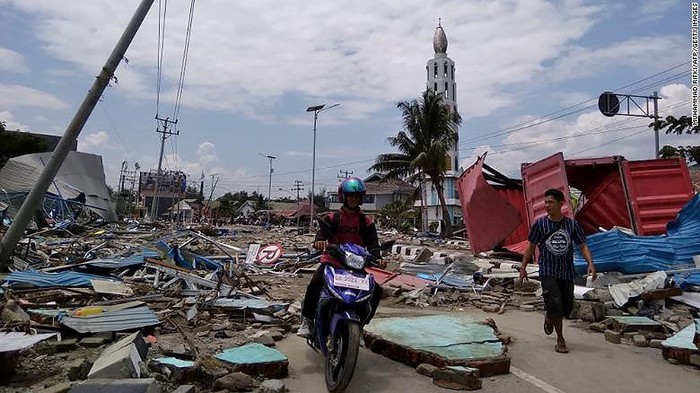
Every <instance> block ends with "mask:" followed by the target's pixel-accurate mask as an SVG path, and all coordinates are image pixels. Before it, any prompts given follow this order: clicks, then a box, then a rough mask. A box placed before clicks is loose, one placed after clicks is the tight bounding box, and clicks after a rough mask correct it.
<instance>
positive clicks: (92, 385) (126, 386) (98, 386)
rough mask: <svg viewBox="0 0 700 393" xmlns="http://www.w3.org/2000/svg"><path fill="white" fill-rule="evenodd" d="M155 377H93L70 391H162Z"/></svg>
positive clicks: (101, 392) (137, 392)
mask: <svg viewBox="0 0 700 393" xmlns="http://www.w3.org/2000/svg"><path fill="white" fill-rule="evenodd" d="M161 391H162V390H161V387H160V385H159V384H158V382H156V380H155V379H153V378H129V379H93V380H87V381H83V382H80V383H77V384H75V385H73V387H72V388H71V390H70V393H94V392H100V393H160V392H161Z"/></svg>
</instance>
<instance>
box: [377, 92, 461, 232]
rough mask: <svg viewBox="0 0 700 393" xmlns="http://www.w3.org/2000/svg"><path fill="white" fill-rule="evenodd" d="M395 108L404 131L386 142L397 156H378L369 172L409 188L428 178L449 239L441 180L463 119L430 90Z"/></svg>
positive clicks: (446, 211) (449, 222)
mask: <svg viewBox="0 0 700 393" xmlns="http://www.w3.org/2000/svg"><path fill="white" fill-rule="evenodd" d="M396 107H397V108H399V109H400V110H401V112H402V113H403V131H399V133H398V134H397V135H396V136H392V137H389V138H388V141H389V144H390V145H391V146H392V147H395V148H397V149H398V150H399V152H398V153H386V154H380V155H379V156H377V160H376V162H375V164H374V165H372V166H371V167H370V168H369V170H370V171H378V172H382V173H385V174H386V176H385V177H384V179H385V180H388V179H392V178H403V179H404V180H405V181H407V182H409V183H412V184H416V183H419V182H420V181H421V180H422V179H424V177H425V176H427V177H428V178H430V180H431V182H432V184H433V187H435V191H436V192H437V194H438V198H439V199H440V207H441V208H442V217H443V221H444V223H445V236H447V237H451V236H452V223H451V221H450V220H449V212H448V210H447V203H446V202H445V186H444V180H445V172H446V171H447V169H448V167H449V165H450V160H449V159H448V158H447V152H448V151H449V150H450V149H451V148H452V147H454V146H455V144H456V143H457V140H458V136H457V128H458V127H459V124H460V123H461V122H462V118H461V117H460V116H459V114H458V113H457V112H453V111H452V110H451V109H450V107H449V106H448V105H446V104H445V103H444V102H443V100H442V95H441V94H437V95H436V94H435V93H434V92H432V91H430V90H427V91H425V92H424V93H423V94H422V96H421V97H420V98H419V99H416V100H412V101H410V102H409V101H401V102H399V103H398V104H397V105H396Z"/></svg>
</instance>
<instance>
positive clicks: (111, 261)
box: [90, 249, 158, 269]
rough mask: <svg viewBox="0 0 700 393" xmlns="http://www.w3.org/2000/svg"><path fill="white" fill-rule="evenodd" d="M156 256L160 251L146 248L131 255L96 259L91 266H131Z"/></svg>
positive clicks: (108, 267) (112, 267)
mask: <svg viewBox="0 0 700 393" xmlns="http://www.w3.org/2000/svg"><path fill="white" fill-rule="evenodd" d="M156 257H158V251H155V250H149V249H144V250H143V252H141V253H139V254H134V255H132V256H129V257H120V258H99V259H95V260H94V261H92V262H91V263H90V266H95V267H99V268H103V269H122V268H126V267H130V266H138V265H143V263H144V261H145V260H146V258H156Z"/></svg>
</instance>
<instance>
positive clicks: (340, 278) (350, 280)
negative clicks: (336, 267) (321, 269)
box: [333, 273, 369, 291]
mask: <svg viewBox="0 0 700 393" xmlns="http://www.w3.org/2000/svg"><path fill="white" fill-rule="evenodd" d="M333 285H335V286H336V287H343V288H352V289H359V290H361V291H369V278H367V277H357V276H353V275H350V274H335V273H334V274H333Z"/></svg>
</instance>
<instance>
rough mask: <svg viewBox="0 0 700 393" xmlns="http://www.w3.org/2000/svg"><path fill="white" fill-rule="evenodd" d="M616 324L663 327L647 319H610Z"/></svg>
mask: <svg viewBox="0 0 700 393" xmlns="http://www.w3.org/2000/svg"><path fill="white" fill-rule="evenodd" d="M610 318H611V319H612V320H614V321H615V322H618V323H621V324H625V325H651V326H656V325H661V324H660V323H658V322H656V321H654V320H652V319H649V318H647V317H610Z"/></svg>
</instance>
